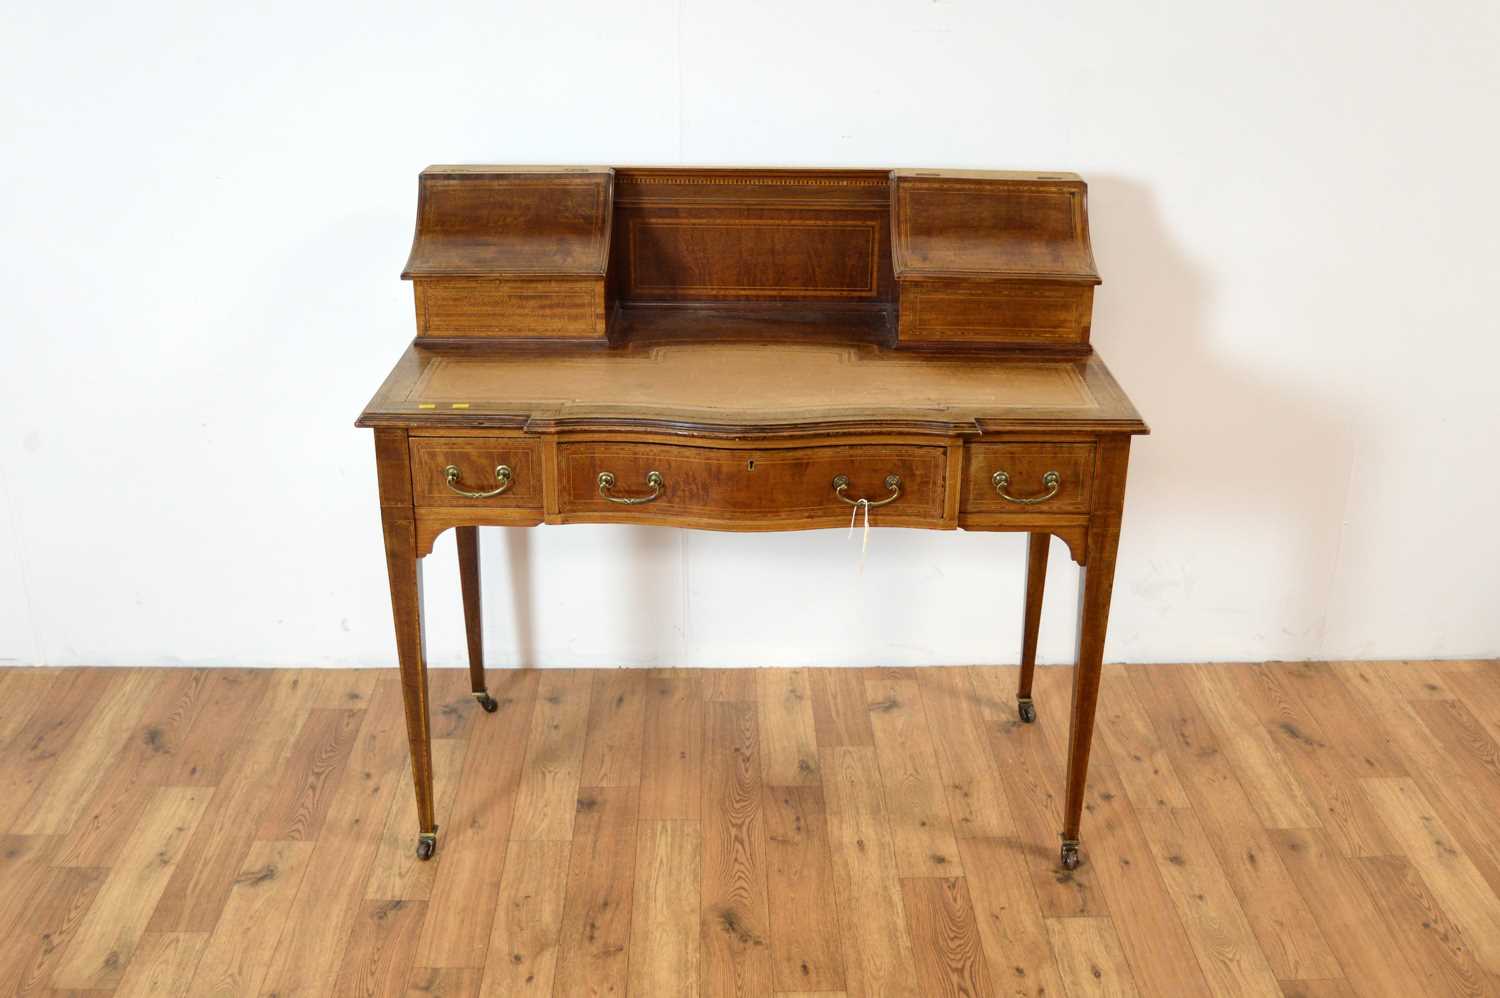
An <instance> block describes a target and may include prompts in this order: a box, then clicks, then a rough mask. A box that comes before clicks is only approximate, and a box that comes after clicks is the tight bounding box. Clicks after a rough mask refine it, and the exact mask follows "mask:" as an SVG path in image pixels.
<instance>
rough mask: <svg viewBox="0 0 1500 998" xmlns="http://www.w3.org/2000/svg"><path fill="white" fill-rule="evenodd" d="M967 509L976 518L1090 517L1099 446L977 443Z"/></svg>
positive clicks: (972, 447)
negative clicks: (993, 515) (1001, 515)
mask: <svg viewBox="0 0 1500 998" xmlns="http://www.w3.org/2000/svg"><path fill="white" fill-rule="evenodd" d="M964 449H965V451H967V452H968V459H967V464H968V469H967V472H966V473H965V475H964V493H963V509H964V510H965V511H967V512H974V513H1029V514H1038V513H1071V514H1078V513H1087V512H1088V511H1089V492H1090V485H1091V483H1092V480H1093V475H1094V445H1093V444H1091V443H1081V444H1050V443H996V444H984V443H976V444H972V445H970V446H968V447H966V448H964Z"/></svg>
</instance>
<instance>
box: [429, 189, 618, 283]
mask: <svg viewBox="0 0 1500 998" xmlns="http://www.w3.org/2000/svg"><path fill="white" fill-rule="evenodd" d="M613 198H614V170H612V169H610V168H609V167H607V166H571V167H559V166H429V167H428V168H427V169H425V170H423V171H422V175H421V177H420V178H419V180H418V194H417V231H416V236H415V237H414V238H413V240H412V246H411V256H410V257H409V258H408V259H407V261H406V269H405V270H404V271H402V273H401V276H402V278H404V279H411V278H413V277H505V276H509V277H542V276H558V275H568V276H573V277H603V276H604V270H605V267H606V266H607V264H608V262H609V235H610V218H611V216H612V215H613V209H612V201H613Z"/></svg>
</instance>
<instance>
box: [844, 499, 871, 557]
mask: <svg viewBox="0 0 1500 998" xmlns="http://www.w3.org/2000/svg"><path fill="white" fill-rule="evenodd" d="M861 506H863V507H864V510H865V530H864V537H863V539H861V541H860V543H859V574H860V575H863V574H865V554H866V552H868V551H869V550H870V500H868V499H859V500H856V501H855V503H854V508H853V509H851V510H850V511H849V537H851V538H852V537H853V536H854V521H855V520H857V519H858V518H859V510H860V507H861Z"/></svg>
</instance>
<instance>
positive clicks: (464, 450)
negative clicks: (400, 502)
mask: <svg viewBox="0 0 1500 998" xmlns="http://www.w3.org/2000/svg"><path fill="white" fill-rule="evenodd" d="M411 479H412V481H411V487H412V496H413V498H414V499H415V504H416V505H417V506H428V507H430V506H473V507H483V508H486V509H506V508H531V509H540V508H541V505H542V462H541V460H540V458H539V455H538V446H537V443H536V441H535V440H528V439H525V438H522V437H488V436H481V437H414V438H413V439H412V441H411Z"/></svg>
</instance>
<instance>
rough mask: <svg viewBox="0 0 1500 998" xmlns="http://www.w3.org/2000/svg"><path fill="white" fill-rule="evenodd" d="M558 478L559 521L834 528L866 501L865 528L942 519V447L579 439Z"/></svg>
mask: <svg viewBox="0 0 1500 998" xmlns="http://www.w3.org/2000/svg"><path fill="white" fill-rule="evenodd" d="M557 479H558V483H557V491H558V507H559V511H560V512H561V513H562V514H563V516H564V518H568V517H569V515H570V514H571V515H573V516H574V517H575V518H579V519H615V518H620V519H632V518H634V519H652V520H656V519H668V518H671V519H676V520H682V521H697V522H699V523H702V524H704V525H710V526H711V525H713V523H715V522H723V523H726V524H727V523H731V522H733V523H735V524H736V525H738V526H740V527H743V526H744V525H745V521H747V520H748V521H756V522H764V523H767V524H771V523H774V524H776V525H779V526H783V527H786V526H807V527H818V526H838V525H840V524H847V523H848V522H849V514H850V512H851V510H852V509H853V505H852V504H853V503H855V502H857V501H858V500H860V499H868V500H869V501H870V505H871V506H872V507H874V508H875V510H874V513H873V514H872V517H871V521H872V522H873V523H878V524H881V525H886V526H896V525H914V526H934V525H940V524H941V522H942V520H943V494H944V486H945V482H946V480H947V450H946V448H943V447H937V446H930V447H929V446H920V445H906V444H855V445H835V446H825V447H776V448H720V447H677V446H671V445H665V444H637V443H623V442H615V441H599V442H594V441H579V442H567V443H561V444H559V445H558V453H557ZM839 486H842V488H840V487H839Z"/></svg>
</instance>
